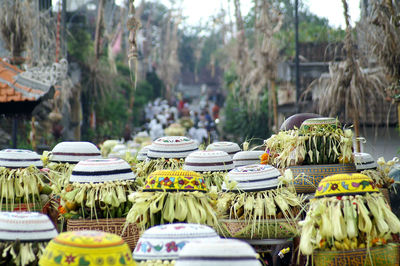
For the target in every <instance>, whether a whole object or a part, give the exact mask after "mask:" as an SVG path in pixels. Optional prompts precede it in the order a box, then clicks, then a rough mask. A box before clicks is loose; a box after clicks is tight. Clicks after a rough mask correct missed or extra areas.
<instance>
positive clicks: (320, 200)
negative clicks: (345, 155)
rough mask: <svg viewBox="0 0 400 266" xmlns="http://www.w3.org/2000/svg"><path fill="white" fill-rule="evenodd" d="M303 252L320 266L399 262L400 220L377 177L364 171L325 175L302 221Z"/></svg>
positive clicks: (390, 263) (391, 263) (301, 245)
mask: <svg viewBox="0 0 400 266" xmlns="http://www.w3.org/2000/svg"><path fill="white" fill-rule="evenodd" d="M301 224H302V231H301V240H300V250H301V252H302V253H303V254H305V255H312V254H314V263H315V265H355V264H356V263H357V265H365V263H370V262H371V263H372V264H373V265H395V263H398V251H397V246H395V245H393V244H388V243H389V242H390V241H392V234H397V233H399V232H400V221H399V219H398V218H397V217H396V216H395V215H394V214H393V213H392V211H391V210H390V207H389V206H388V204H387V202H385V199H384V197H383V195H382V194H381V193H380V192H379V189H378V188H377V187H375V186H374V183H373V181H372V180H371V179H370V178H368V177H367V176H366V175H363V174H337V175H332V176H329V177H326V178H324V179H323V180H322V181H321V182H320V184H319V186H318V189H317V190H316V194H315V199H313V200H311V203H310V209H309V211H308V212H307V216H306V218H305V220H304V221H302V222H301Z"/></svg>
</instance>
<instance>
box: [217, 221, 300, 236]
mask: <svg viewBox="0 0 400 266" xmlns="http://www.w3.org/2000/svg"><path fill="white" fill-rule="evenodd" d="M220 223H221V227H222V232H221V234H222V235H223V236H225V237H234V238H241V239H287V238H291V237H294V236H296V235H297V234H298V231H297V230H296V223H295V222H288V221H287V220H285V219H276V220H261V221H258V220H257V223H256V225H255V227H254V228H253V224H252V223H248V222H246V221H242V220H220Z"/></svg>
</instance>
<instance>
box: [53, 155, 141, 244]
mask: <svg viewBox="0 0 400 266" xmlns="http://www.w3.org/2000/svg"><path fill="white" fill-rule="evenodd" d="M134 181H135V175H134V174H133V172H132V170H131V168H130V165H129V164H128V163H127V162H125V161H124V160H121V159H115V158H114V159H90V160H85V161H80V162H79V163H78V164H77V165H76V166H75V167H74V169H73V171H72V175H71V178H70V184H68V185H67V186H66V187H65V188H64V189H63V191H62V192H61V199H62V201H61V205H62V207H63V210H62V213H63V216H64V217H65V218H66V219H67V229H68V230H82V229H90V228H96V229H100V228H102V230H103V231H109V232H111V233H117V234H120V233H121V232H122V225H123V224H124V223H125V219H124V217H125V216H126V214H127V212H128V210H129V209H130V207H131V203H130V202H129V201H127V196H128V195H129V193H132V192H133V191H134V189H135V184H134ZM134 229H135V228H130V231H128V232H127V235H124V237H126V239H127V238H128V237H129V236H131V237H132V239H128V240H126V241H127V242H128V244H130V245H134V244H133V243H134V241H135V239H133V236H134V235H135V234H136V233H137V232H136V231H134ZM136 240H137V239H136Z"/></svg>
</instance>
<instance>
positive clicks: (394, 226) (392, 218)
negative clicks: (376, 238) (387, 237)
mask: <svg viewBox="0 0 400 266" xmlns="http://www.w3.org/2000/svg"><path fill="white" fill-rule="evenodd" d="M374 198H375V201H376V202H377V204H378V206H379V208H380V209H381V210H382V212H383V216H384V217H385V221H386V223H387V224H388V225H389V228H390V231H391V232H392V233H393V234H397V233H400V221H399V219H398V218H397V216H396V215H395V214H394V213H393V212H392V211H391V210H390V208H389V206H388V205H387V203H386V202H385V200H384V199H383V196H382V195H377V196H375V197H374Z"/></svg>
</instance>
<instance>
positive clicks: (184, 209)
mask: <svg viewBox="0 0 400 266" xmlns="http://www.w3.org/2000/svg"><path fill="white" fill-rule="evenodd" d="M187 213H188V206H187V203H186V197H185V194H183V193H178V195H177V198H176V201H175V213H174V219H175V220H178V221H181V222H183V221H186V216H187Z"/></svg>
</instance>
